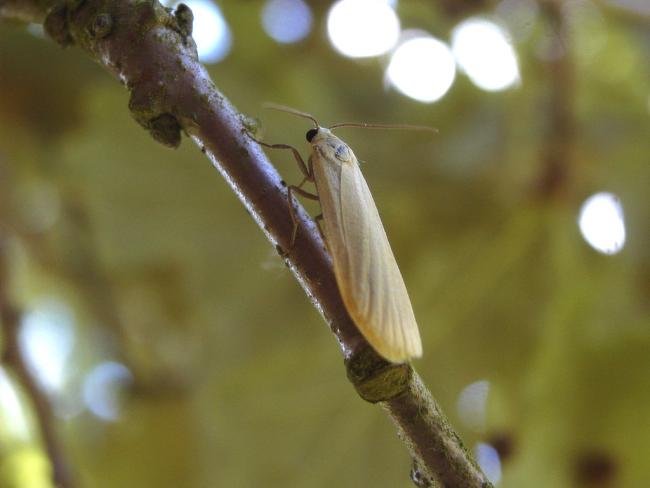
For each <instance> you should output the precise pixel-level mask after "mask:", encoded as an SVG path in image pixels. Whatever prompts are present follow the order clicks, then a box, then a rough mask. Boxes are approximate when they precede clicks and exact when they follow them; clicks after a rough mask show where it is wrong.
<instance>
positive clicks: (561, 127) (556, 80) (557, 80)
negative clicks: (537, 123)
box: [536, 0, 576, 198]
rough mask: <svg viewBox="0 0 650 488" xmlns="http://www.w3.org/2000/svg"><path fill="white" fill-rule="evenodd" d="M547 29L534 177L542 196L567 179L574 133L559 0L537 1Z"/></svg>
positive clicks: (562, 188)
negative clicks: (542, 119)
mask: <svg viewBox="0 0 650 488" xmlns="http://www.w3.org/2000/svg"><path fill="white" fill-rule="evenodd" d="M540 6H541V8H542V12H543V13H544V15H545V18H546V22H547V24H548V30H549V33H550V35H549V40H550V45H549V46H548V47H547V53H546V56H547V57H548V60H547V61H546V63H545V67H546V70H547V75H548V87H549V99H548V103H547V104H546V121H547V126H546V128H545V130H546V133H545V137H544V140H543V146H542V155H541V172H540V175H539V176H538V179H537V181H536V186H537V188H536V190H537V194H538V195H539V196H541V197H542V198H552V197H556V196H562V195H563V194H565V193H566V192H567V190H568V187H569V184H570V182H571V152H572V149H573V142H574V136H575V125H576V122H575V115H574V103H573V101H574V98H575V93H574V91H575V90H574V88H575V87H574V73H573V59H572V58H571V53H570V50H569V44H570V33H569V30H568V28H567V23H566V19H565V18H564V14H563V12H562V6H563V2H562V1H561V0H543V1H540Z"/></svg>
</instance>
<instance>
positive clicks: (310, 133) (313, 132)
mask: <svg viewBox="0 0 650 488" xmlns="http://www.w3.org/2000/svg"><path fill="white" fill-rule="evenodd" d="M316 134H318V129H309V130H308V131H307V134H306V137H307V142H311V140H312V139H313V138H314V137H315V136H316Z"/></svg>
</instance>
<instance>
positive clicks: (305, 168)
mask: <svg viewBox="0 0 650 488" xmlns="http://www.w3.org/2000/svg"><path fill="white" fill-rule="evenodd" d="M248 137H250V138H251V139H253V140H254V141H255V142H257V143H258V144H259V145H260V146H264V147H268V148H269V149H290V150H291V152H292V153H293V157H294V158H295V160H296V162H297V163H298V168H300V172H301V173H302V174H303V176H304V177H305V178H304V180H302V183H300V185H298V186H299V187H301V186H302V185H304V183H305V181H314V173H313V170H312V167H311V161H310V162H309V164H306V163H305V161H304V160H303V159H302V156H301V155H300V153H299V152H298V150H297V149H296V148H295V147H293V146H290V145H289V144H269V143H268V142H264V141H260V140H258V139H255V138H254V137H253V136H252V135H250V134H248Z"/></svg>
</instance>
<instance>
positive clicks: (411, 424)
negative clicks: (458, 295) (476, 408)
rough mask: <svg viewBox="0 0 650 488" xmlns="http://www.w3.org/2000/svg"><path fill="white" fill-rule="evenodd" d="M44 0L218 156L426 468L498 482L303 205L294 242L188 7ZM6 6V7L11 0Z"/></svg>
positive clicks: (427, 475)
mask: <svg viewBox="0 0 650 488" xmlns="http://www.w3.org/2000/svg"><path fill="white" fill-rule="evenodd" d="M39 1H40V2H41V3H39V5H40V6H41V7H42V8H46V7H49V9H48V12H49V13H48V15H47V17H46V18H45V22H44V25H45V29H46V31H47V32H48V33H49V34H50V36H51V37H52V38H53V39H55V40H57V41H58V42H59V43H61V44H62V45H67V44H71V43H76V44H78V45H79V46H80V47H82V48H83V49H84V50H86V51H87V52H88V53H89V54H90V56H91V57H92V58H94V59H95V60H96V61H97V62H99V63H100V64H101V65H103V66H104V67H105V68H106V69H107V70H108V71H110V72H111V73H113V74H114V75H115V76H116V77H117V78H118V79H119V80H120V81H121V82H122V83H123V84H124V85H126V87H127V88H128V89H129V91H130V93H131V97H130V101H129V109H130V110H131V113H132V114H133V116H134V118H135V119H136V121H138V123H140V124H141V125H142V126H143V127H144V128H146V129H147V130H148V131H149V132H150V133H151V134H152V136H153V137H154V138H155V139H156V140H158V141H159V142H161V143H163V144H166V145H168V146H171V147H176V146H177V145H178V144H179V143H180V133H181V131H183V132H185V133H186V134H187V135H189V136H190V137H191V138H192V139H193V140H194V141H195V142H196V143H197V144H198V145H199V147H200V148H201V150H202V151H203V152H204V153H205V154H206V155H207V156H208V157H209V158H210V160H211V161H212V164H213V165H214V167H215V168H216V169H217V170H218V171H219V172H220V173H221V174H222V176H223V177H224V178H225V179H226V181H227V182H228V184H229V185H230V186H231V187H232V189H233V191H234V192H235V193H236V195H237V196H238V197H239V199H240V200H241V201H242V203H243V204H244V206H245V207H246V208H247V209H248V211H249V213H250V214H251V216H252V217H253V218H254V219H255V221H256V222H257V223H258V225H259V226H260V228H261V229H262V230H263V231H264V233H265V235H266V236H267V238H268V239H269V241H270V242H271V244H273V245H274V246H275V248H276V250H277V252H278V254H279V255H280V256H281V257H282V258H283V259H284V260H285V262H286V263H287V265H288V267H289V268H290V269H291V271H292V272H293V274H294V276H295V277H296V279H297V280H298V282H299V283H300V284H301V285H302V287H303V289H304V290H305V293H306V294H307V296H308V297H309V298H310V300H311V301H312V303H313V304H314V306H315V307H316V308H317V309H318V310H319V311H320V312H321V314H322V315H323V317H324V319H325V321H326V322H327V324H328V325H329V327H330V329H331V330H332V332H333V333H334V334H335V336H336V338H337V340H338V342H339V345H340V347H341V349H342V351H343V355H344V357H345V364H346V368H347V371H348V378H350V380H351V381H352V383H353V384H354V386H355V388H356V389H357V392H358V393H359V394H360V395H361V397H362V398H364V399H366V400H368V401H370V402H373V403H376V402H380V403H382V404H383V406H384V407H385V409H386V410H387V411H388V413H389V414H390V416H391V417H392V418H393V420H394V422H395V423H396V424H397V426H398V429H399V431H400V434H401V436H402V438H403V440H404V441H405V443H406V445H407V446H408V448H409V450H410V452H411V455H412V456H413V458H414V460H415V463H416V464H417V466H418V469H419V471H420V472H419V473H418V476H419V478H420V479H425V482H426V479H430V480H432V481H431V482H435V483H439V484H440V485H442V486H444V487H463V488H471V487H488V486H490V484H489V482H488V481H487V479H486V477H485V475H484V474H483V473H482V472H481V471H480V469H479V468H478V467H477V466H476V465H475V464H474V462H473V461H472V459H471V457H470V456H469V455H468V453H467V452H466V450H465V449H464V447H463V445H462V443H461V441H460V439H459V438H458V436H457V435H456V433H455V432H454V431H453V430H452V429H451V427H450V426H449V424H448V422H447V421H446V419H445V417H444V415H443V414H442V412H441V411H440V409H439V408H438V406H437V405H436V403H435V402H434V400H433V398H432V397H431V394H430V393H429V392H428V391H427V389H426V388H425V387H424V385H423V383H422V381H421V379H420V377H419V376H418V375H417V373H415V371H414V370H413V368H412V367H411V366H410V365H403V364H402V365H396V364H390V363H388V362H386V361H385V360H383V359H382V358H380V357H379V356H378V355H377V354H376V353H375V352H374V350H373V349H372V348H371V347H370V346H369V345H368V343H367V342H366V341H365V339H364V338H363V337H362V336H361V334H360V333H359V331H358V330H357V328H356V326H355V325H354V323H353V322H352V320H351V318H350V316H349V315H348V313H347V310H346V308H345V306H344V304H343V301H342V299H341V296H340V294H339V290H338V287H337V284H336V281H335V278H334V272H333V268H332V263H331V259H330V257H329V255H328V254H327V252H326V250H325V247H324V245H323V242H322V241H321V239H320V236H319V234H318V231H317V229H316V226H315V224H314V223H313V221H312V220H311V219H310V218H309V217H308V215H307V214H306V212H305V211H304V210H303V209H302V207H299V206H298V208H297V209H296V210H297V211H296V220H297V223H298V238H297V240H296V243H295V245H294V246H293V247H291V246H290V241H291V235H292V223H291V220H290V219H289V206H288V200H287V190H286V185H285V184H284V182H283V181H282V179H281V178H280V175H279V174H278V173H277V171H276V170H275V168H274V167H273V166H272V165H271V164H270V162H269V161H268V159H267V158H266V156H265V154H264V153H263V151H262V150H261V148H260V146H259V145H258V144H257V143H255V142H254V141H252V140H251V138H250V137H248V135H247V129H246V127H245V124H244V122H243V118H242V116H241V115H240V114H239V113H238V112H237V111H236V110H235V109H234V107H233V106H232V105H231V104H230V102H229V101H228V100H227V99H226V98H225V97H224V96H223V95H222V94H221V93H220V92H219V91H218V90H217V88H216V87H215V85H214V84H213V82H212V80H211V79H210V77H209V75H208V73H207V72H206V70H205V68H204V67H203V66H202V65H201V64H200V63H199V61H198V59H197V55H196V49H195V46H194V41H193V39H192V38H191V21H190V22H188V18H190V20H191V13H190V14H188V11H189V9H187V7H185V8H182V7H179V9H177V10H176V12H174V13H171V12H170V11H169V10H166V9H164V8H163V7H161V6H160V4H158V3H157V2H155V1H154V2H153V3H152V2H151V1H147V2H137V1H135V0H117V1H102V0H85V1H83V2H80V1H76V2H68V4H67V5H64V4H56V5H54V3H53V2H52V1H50V2H48V1H46V0H39ZM16 3H22V2H17V0H4V5H7V4H9V5H12V4H16ZM0 12H6V6H5V7H4V8H3V0H0Z"/></svg>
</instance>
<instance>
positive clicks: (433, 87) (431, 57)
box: [386, 36, 456, 103]
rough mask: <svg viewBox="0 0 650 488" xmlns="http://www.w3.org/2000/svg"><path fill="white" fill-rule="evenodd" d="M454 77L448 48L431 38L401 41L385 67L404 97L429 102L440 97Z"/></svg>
mask: <svg viewBox="0 0 650 488" xmlns="http://www.w3.org/2000/svg"><path fill="white" fill-rule="evenodd" d="M455 76H456V65H455V62H454V58H453V56H452V54H451V51H450V50H449V47H448V46H447V45H446V44H445V43H444V42H441V41H439V40H437V39H434V38H433V37H429V36H426V37H422V36H420V37H415V38H411V39H408V40H407V41H405V42H403V43H402V44H400V45H399V46H398V47H397V49H396V50H395V52H393V55H392V56H391V59H390V63H389V64H388V68H387V70H386V77H387V79H388V81H389V82H390V83H391V84H392V85H393V86H394V87H395V88H397V90H399V91H400V92H401V93H403V94H404V95H406V96H407V97H410V98H413V99H415V100H418V101H420V102H425V103H431V102H435V101H436V100H439V99H440V98H442V97H443V96H444V95H445V93H447V91H448V90H449V88H450V87H451V85H452V83H453V82H454V78H455Z"/></svg>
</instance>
